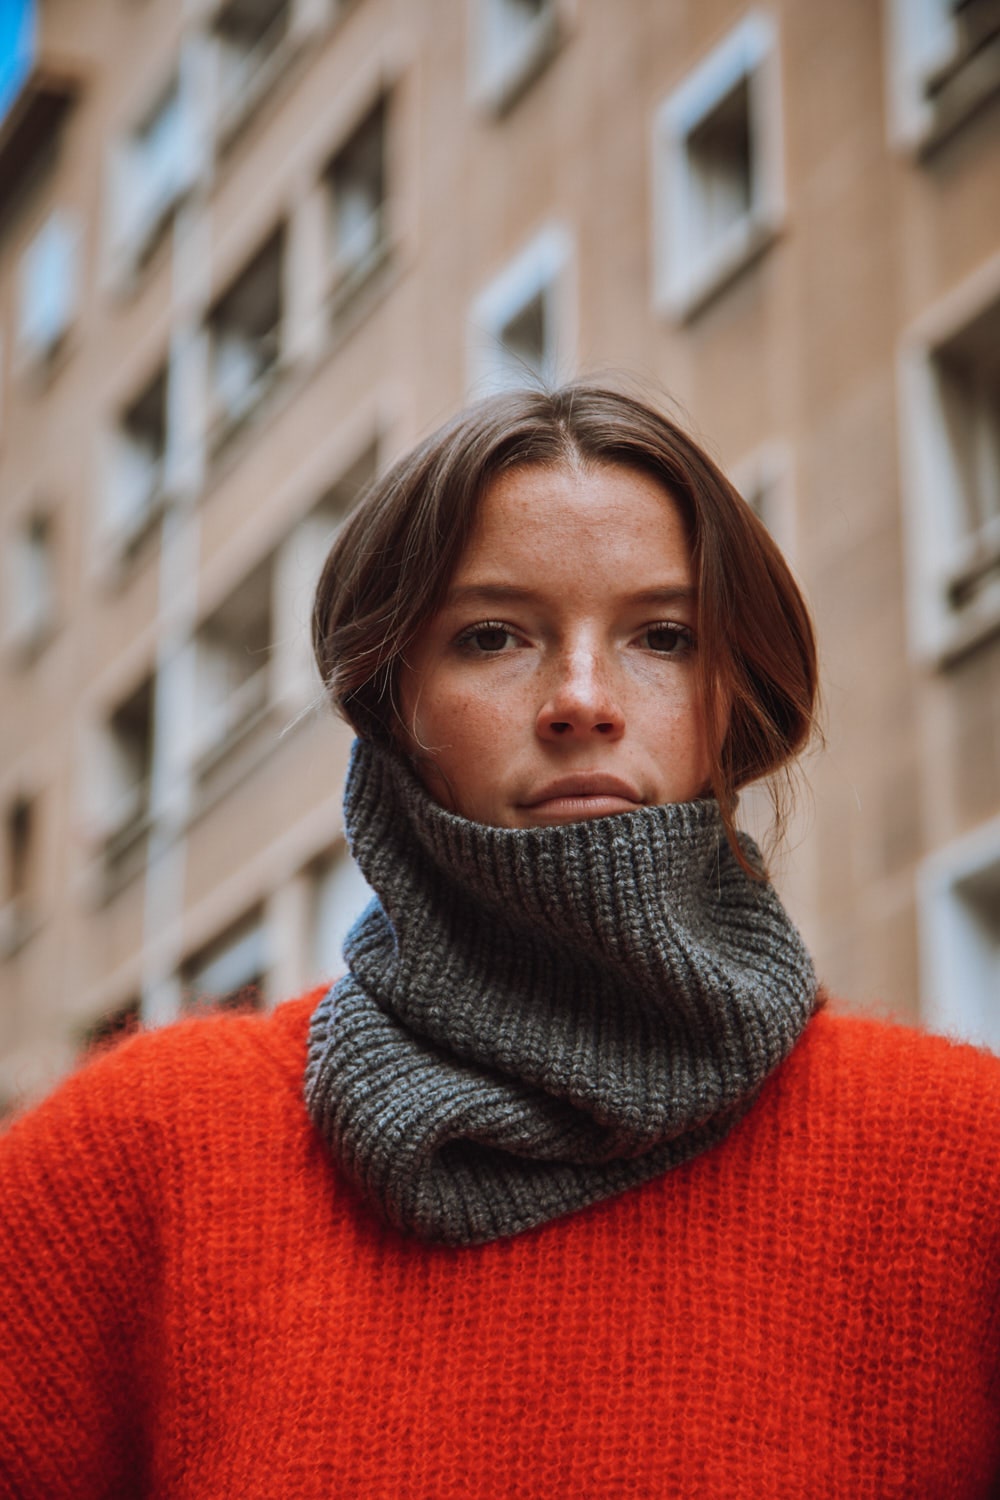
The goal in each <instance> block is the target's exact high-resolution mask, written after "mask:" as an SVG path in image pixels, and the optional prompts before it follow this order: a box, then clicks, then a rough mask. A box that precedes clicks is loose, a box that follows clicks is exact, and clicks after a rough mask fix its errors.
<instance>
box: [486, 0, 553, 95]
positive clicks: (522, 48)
mask: <svg viewBox="0 0 1000 1500" xmlns="http://www.w3.org/2000/svg"><path fill="white" fill-rule="evenodd" d="M510 5H511V0H469V7H470V11H471V14H470V15H469V78H470V90H469V92H470V99H471V103H472V104H473V107H474V108H477V109H480V110H482V111H484V112H485V113H488V114H493V115H497V116H500V115H502V114H504V113H506V111H507V110H509V109H511V108H513V106H514V105H515V104H516V103H517V101H518V100H519V99H520V98H521V96H522V94H524V93H525V92H526V91H527V89H528V88H530V86H531V85H532V84H533V83H534V82H535V80H536V79H537V78H538V77H539V76H540V74H542V73H543V72H544V71H545V69H546V68H547V67H548V65H549V63H550V62H551V61H552V59H553V57H554V56H555V54H556V52H557V51H558V50H559V46H560V43H561V41H562V39H563V34H564V31H565V24H564V18H563V15H562V5H561V4H560V0H542V8H541V10H540V12H539V14H538V15H537V16H536V17H535V18H533V19H531V20H529V21H528V22H527V24H526V25H525V26H524V29H523V32H522V34H521V37H520V38H519V40H518V41H517V42H515V43H514V44H512V45H511V46H509V47H508V49H507V51H506V53H505V54H504V55H502V56H500V57H499V59H498V58H497V57H496V56H495V55H494V36H495V29H496V24H497V23H496V22H495V21H494V20H493V18H492V16H491V14H490V12H491V11H492V12H494V13H495V12H498V11H499V10H501V9H502V8H503V7H504V6H507V7H510Z"/></svg>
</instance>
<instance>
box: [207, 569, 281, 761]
mask: <svg viewBox="0 0 1000 1500" xmlns="http://www.w3.org/2000/svg"><path fill="white" fill-rule="evenodd" d="M273 580H274V563H273V559H271V558H267V559H265V561H264V562H262V563H260V564H259V565H258V566H257V567H256V568H254V570H253V572H252V573H250V574H249V575H248V576H247V577H246V578H244V580H243V582H242V583H241V584H239V586H238V587H237V588H235V589H234V590H233V591H232V593H231V594H229V595H228V597H227V598H226V599H224V600H223V602H222V603H221V604H220V605H219V607H218V608H217V609H216V610H215V611H214V612H213V613H212V614H211V615H210V616H209V617H208V618H207V619H206V620H205V621H204V622H203V624H202V625H201V627H200V629H199V630H198V633H197V638H196V673H195V712H194V723H193V745H192V753H193V758H194V763H195V769H196V771H198V772H200V773H202V774H204V773H205V772H206V771H207V770H208V769H209V767H210V766H211V765H213V764H214V763H215V762H216V761H217V760H218V759H219V757H220V756H221V755H223V754H224V753H225V752H226V751H227V750H229V749H231V748H232V747H233V746H234V744H235V743H236V742H237V741H238V740H239V739H240V738H242V736H243V735H244V734H246V732H247V731H248V730H249V729H250V728H251V727H252V726H253V725H254V724H255V723H256V722H258V720H259V719H260V717H261V715H262V714H263V712H264V711H265V710H266V708H267V706H268V701H269V696H270V680H271V672H270V664H271V643H272V640H273V636H274V632H273V621H272V591H273Z"/></svg>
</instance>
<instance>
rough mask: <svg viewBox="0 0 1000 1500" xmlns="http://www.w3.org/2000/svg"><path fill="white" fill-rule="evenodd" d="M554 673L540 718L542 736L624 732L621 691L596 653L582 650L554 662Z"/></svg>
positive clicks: (610, 736) (611, 735)
mask: <svg viewBox="0 0 1000 1500" xmlns="http://www.w3.org/2000/svg"><path fill="white" fill-rule="evenodd" d="M553 677H554V680H553V681H552V683H551V686H550V690H549V692H548V695H547V696H546V699H545V702H544V703H543V705H542V708H541V710H540V712H539V715H538V720H537V729H538V733H539V735H540V736H541V737H542V739H566V738H573V737H576V736H579V737H581V738H582V737H584V736H586V737H590V736H592V735H593V736H596V735H601V736H604V737H606V738H608V739H618V738H619V737H620V736H621V735H622V734H623V733H624V730H625V715H624V713H623V712H622V708H621V701H620V695H619V694H618V693H616V692H615V691H614V687H613V684H612V681H611V677H610V674H609V673H608V672H607V670H606V669H605V668H604V666H603V664H602V663H601V661H600V660H599V659H598V658H597V656H596V655H595V654H594V653H591V652H587V651H580V652H577V653H575V654H574V655H572V656H570V657H567V658H566V659H565V660H562V661H560V662H558V663H556V664H554V667H553Z"/></svg>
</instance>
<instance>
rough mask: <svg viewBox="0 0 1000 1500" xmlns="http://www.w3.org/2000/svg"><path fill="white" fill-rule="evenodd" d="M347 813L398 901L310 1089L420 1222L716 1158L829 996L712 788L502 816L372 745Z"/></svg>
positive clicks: (328, 1123)
mask: <svg viewBox="0 0 1000 1500" xmlns="http://www.w3.org/2000/svg"><path fill="white" fill-rule="evenodd" d="M345 818H346V826H347V832H348V838H349V841H350V846H351V850H352V852H353V854H354V856H355V858H356V859H357V862H358V864H359V865H360V867H361V870H362V872H363V874H364V875H365V877H366V879H367V880H368V882H369V884H370V885H371V887H372V888H373V890H374V892H375V893H376V898H377V899H376V900H375V901H373V902H372V904H371V905H370V906H369V908H368V910H367V911H366V912H365V914H364V916H363V917H362V918H361V919H360V921H359V922H358V923H357V925H356V926H355V927H354V929H353V930H352V932H351V935H350V938H349V940H348V944H347V961H348V964H349V970H348V973H347V974H346V975H345V976H344V978H343V979H341V980H340V981H339V982H338V983H337V984H336V985H334V987H333V988H332V989H331V990H330V992H329V993H328V994H327V996H326V997H325V998H324V999H323V1001H321V1003H320V1005H319V1006H318V1007H317V1009H316V1012H315V1014H314V1016H313V1018H312V1022H311V1028H310V1035H309V1050H308V1062H307V1067H306V1077H305V1096H306V1103H307V1107H308V1110H309V1113H310V1116H311V1118H312V1119H313V1121H314V1123H315V1124H316V1126H317V1127H318V1129H319V1130H320V1132H321V1133H322V1135H323V1137H324V1138H325V1140H326V1142H327V1144H328V1145H329V1147H330V1149H331V1151H332V1152H333V1154H334V1156H335V1157H336V1159H337V1160H338V1161H339V1162H340V1163H341V1164H342V1166H343V1167H344V1169H345V1170H346V1171H347V1173H348V1174H349V1175H350V1177H351V1178H352V1179H353V1180H354V1181H355V1182H356V1183H357V1184H358V1185H359V1186H360V1188H361V1189H362V1191H363V1192H364V1193H365V1194H366V1195H367V1196H368V1198H369V1199H370V1200H371V1201H372V1202H373V1203H374V1204H375V1205H377V1207H378V1208H379V1210H380V1211H381V1213H382V1215H383V1216H384V1217H385V1218H387V1219H388V1220H389V1221H390V1222H391V1223H392V1224H394V1225H396V1226H397V1227H398V1228H399V1229H400V1230H402V1231H403V1232H405V1233H409V1234H413V1235H416V1236H419V1237H420V1238H422V1239H425V1240H430V1241H437V1242H441V1243H445V1244H451V1245H474V1244H481V1243H484V1242H486V1241H489V1240H493V1239H497V1238H501V1237H503V1236H509V1235H514V1234H519V1233H522V1232H523V1231H525V1230H529V1229H532V1228H534V1227H535V1226H537V1225H540V1224H544V1223H546V1222H547V1221H549V1220H551V1219H555V1218H559V1217H561V1216H563V1215H566V1214H570V1213H573V1212H575V1211H577V1210H579V1209H582V1208H584V1207H586V1206H588V1205H589V1204H592V1203H596V1202H598V1201H600V1200H601V1199H604V1198H607V1197H609V1196H611V1195H612V1194H616V1193H620V1192H622V1191H624V1190H626V1189H628V1188H630V1187H633V1186H635V1185H637V1184H639V1183H641V1182H644V1181H648V1180H649V1179H650V1178H652V1177H655V1176H659V1175H661V1174H662V1173H663V1172H665V1171H667V1170H669V1169H670V1168H672V1167H674V1166H677V1165H678V1164H680V1163H681V1162H684V1161H687V1160H689V1159H690V1158H691V1157H693V1156H695V1155H696V1154H698V1153H699V1152H702V1151H706V1150H708V1149H710V1148H711V1147H713V1146H714V1145H716V1144H717V1143H718V1142H720V1141H721V1140H722V1139H723V1138H724V1137H725V1135H726V1134H727V1133H728V1131H729V1130H730V1129H731V1128H732V1127H733V1125H734V1124H735V1123H736V1122H737V1121H738V1120H739V1119H740V1118H741V1117H742V1116H743V1115H744V1114H745V1113H746V1112H747V1110H748V1109H749V1108H750V1107H751V1106H752V1104H753V1101H754V1099H755V1098H756V1096H757V1094H758V1093H759V1091H760V1088H761V1086H762V1084H763V1083H764V1081H765V1079H766V1078H767V1077H768V1075H769V1074H770V1073H771V1072H772V1071H773V1070H774V1069H775V1068H776V1067H777V1066H778V1065H779V1064H780V1063H781V1062H782V1061H783V1059H784V1058H785V1057H786V1056H787V1055H788V1053H789V1052H790V1051H791V1049H792V1047H793V1046H794V1044H795V1042H796V1040H797V1039H798V1037H799V1036H800V1034H801V1033H802V1031H803V1029H804V1027H805V1026H806V1024H807V1022H808V1020H809V1018H810V1016H811V1014H812V1013H813V1011H814V1009H815V1007H816V1003H817V987H816V978H815V974H814V971H813V966H812V962H811V960H810V958H809V955H808V953H807V951H806V949H805V947H804V945H803V943H802V940H801V938H800V936H799V934H798V932H797V931H796V929H795V927H794V926H793V924H792V922H791V921H790V919H789V917H788V916H787V914H786V912H785V911H784V908H783V907H782V905H781V903H780V901H779V900H778V897H777V895H776V893H775V891H774V889H773V888H772V886H771V885H770V884H769V883H768V882H767V881H766V880H754V879H752V878H751V877H750V876H748V875H747V874H746V872H745V870H744V869H743V868H742V867H741V866H740V864H739V862H738V860H737V859H736V857H735V855H734V853H733V851H732V849H731V848H730V846H729V843H728V841H727V838H726V835H725V830H724V828H723V824H722V819H721V816H720V813H719V809H718V806H717V804H716V803H715V802H714V801H711V800H705V801H698V802H685V803H675V804H668V805H665V806H656V807H640V808H637V809H636V810H635V811H634V812H627V813H622V814H618V815H616V816H612V817H603V818H593V819H589V820H586V821H583V822H579V823H570V824H564V825H560V826H557V827H546V828H530V829H510V828H493V827H486V826H484V825H482V824H478V823H472V822H470V821H468V820H467V819H465V818H461V817H458V816H456V815H455V814H453V813H449V812H447V811H445V810H444V809H443V808H441V807H440V806H438V804H437V803H435V802H434V801H433V800H432V799H431V798H430V797H429V795H428V794H427V792H426V791H425V790H424V788H423V786H422V785H421V783H420V781H419V779H418V778H417V776H416V775H415V774H414V772H413V770H412V769H411V768H410V766H409V765H408V764H407V763H406V762H405V761H404V760H403V759H402V758H401V757H400V756H398V755H397V754H395V753H393V752H392V751H391V750H388V749H386V748H384V747H381V746H377V745H373V744H371V743H366V742H362V741H359V742H358V743H357V744H356V745H355V748H354V753H353V756H352V761H351V767H350V772H349V775H348V781H347V790H346V797H345ZM740 839H741V844H742V847H743V849H744V852H745V854H746V855H747V857H748V859H749V860H750V861H751V862H752V863H753V864H755V865H757V866H759V864H760V856H759V853H758V851H757V849H756V847H755V845H754V844H753V842H752V840H750V839H749V838H748V837H746V836H745V835H742V834H741V835H740Z"/></svg>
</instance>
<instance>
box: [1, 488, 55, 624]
mask: <svg viewBox="0 0 1000 1500" xmlns="http://www.w3.org/2000/svg"><path fill="white" fill-rule="evenodd" d="M5 561H6V564H7V567H6V573H7V577H6V579H5V588H4V597H5V601H6V606H7V608H6V616H7V617H6V620H5V627H6V628H5V633H6V637H7V642H8V644H9V645H10V646H11V647H12V648H13V649H14V650H16V651H20V652H33V651H35V650H37V649H38V648H39V647H40V646H41V645H42V644H44V642H45V641H46V640H47V639H48V637H49V635H50V633H51V631H52V628H53V626H54V624H55V618H56V584H55V547H54V543H53V524H52V518H51V516H48V515H42V514H37V513H36V514H33V515H30V516H28V517H27V519H26V520H24V521H22V522H21V524H20V525H19V526H18V527H16V529H15V530H14V532H13V535H12V537H11V540H10V542H9V544H8V547H7V551H6V558H5Z"/></svg>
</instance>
